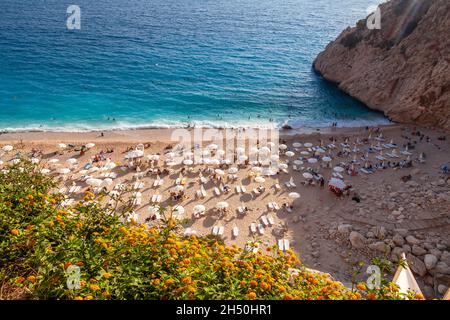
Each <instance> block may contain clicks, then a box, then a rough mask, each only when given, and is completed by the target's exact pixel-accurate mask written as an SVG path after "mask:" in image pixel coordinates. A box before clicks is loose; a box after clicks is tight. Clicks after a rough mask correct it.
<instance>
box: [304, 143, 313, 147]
mask: <svg viewBox="0 0 450 320" xmlns="http://www.w3.org/2000/svg"><path fill="white" fill-rule="evenodd" d="M304 146H305V148H311V147H312V146H313V144H312V143H310V142H306V143H305V144H304Z"/></svg>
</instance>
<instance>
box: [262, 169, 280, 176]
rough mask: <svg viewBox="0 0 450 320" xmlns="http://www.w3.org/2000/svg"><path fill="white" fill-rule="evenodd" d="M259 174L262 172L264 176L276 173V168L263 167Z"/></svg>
mask: <svg viewBox="0 0 450 320" xmlns="http://www.w3.org/2000/svg"><path fill="white" fill-rule="evenodd" d="M261 174H263V175H265V176H273V175H275V174H277V170H276V168H264V169H263V171H262V172H261Z"/></svg>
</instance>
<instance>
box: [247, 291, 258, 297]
mask: <svg viewBox="0 0 450 320" xmlns="http://www.w3.org/2000/svg"><path fill="white" fill-rule="evenodd" d="M247 298H249V299H255V298H256V293H254V292H253V291H251V292H249V293H247Z"/></svg>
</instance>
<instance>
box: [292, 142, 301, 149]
mask: <svg viewBox="0 0 450 320" xmlns="http://www.w3.org/2000/svg"><path fill="white" fill-rule="evenodd" d="M292 146H293V147H294V148H300V147H301V146H302V144H301V143H300V142H294V143H293V144H292Z"/></svg>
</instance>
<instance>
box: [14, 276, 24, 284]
mask: <svg viewBox="0 0 450 320" xmlns="http://www.w3.org/2000/svg"><path fill="white" fill-rule="evenodd" d="M24 281H25V278H24V277H19V278H17V280H16V283H22V282H24Z"/></svg>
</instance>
